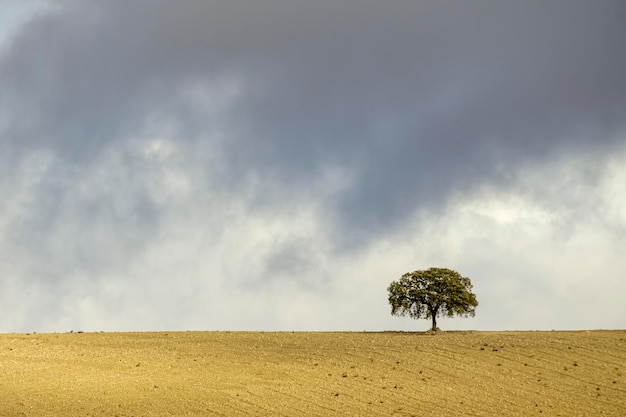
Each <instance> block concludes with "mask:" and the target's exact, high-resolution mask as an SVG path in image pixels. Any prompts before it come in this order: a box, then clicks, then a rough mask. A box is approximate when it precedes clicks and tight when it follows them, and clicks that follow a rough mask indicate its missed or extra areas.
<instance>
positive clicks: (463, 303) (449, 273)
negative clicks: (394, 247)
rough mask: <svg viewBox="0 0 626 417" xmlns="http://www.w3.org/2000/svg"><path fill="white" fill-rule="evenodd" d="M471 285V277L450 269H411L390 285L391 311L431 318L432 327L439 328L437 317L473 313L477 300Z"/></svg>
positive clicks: (465, 315)
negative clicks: (412, 270) (411, 270)
mask: <svg viewBox="0 0 626 417" xmlns="http://www.w3.org/2000/svg"><path fill="white" fill-rule="evenodd" d="M472 287H473V286H472V281H470V279H469V278H466V277H463V276H461V274H459V273H458V272H456V271H453V270H451V269H446V268H430V269H428V270H425V271H414V272H408V273H406V274H404V275H402V277H401V278H400V279H399V280H398V281H393V282H392V283H391V284H390V285H389V288H388V289H387V291H388V293H389V304H391V314H392V315H394V316H406V315H408V316H409V317H412V318H414V319H421V318H425V319H428V318H430V319H432V327H431V330H432V331H437V330H438V328H437V317H441V316H446V317H453V316H455V315H457V316H461V317H470V316H471V317H474V315H475V312H476V307H477V306H478V301H477V300H476V295H475V294H473V293H472Z"/></svg>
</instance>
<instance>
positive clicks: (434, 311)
mask: <svg viewBox="0 0 626 417" xmlns="http://www.w3.org/2000/svg"><path fill="white" fill-rule="evenodd" d="M437 310H439V309H438V308H435V309H433V310H430V315H431V318H432V319H433V327H431V328H430V330H432V331H433V332H436V331H437Z"/></svg>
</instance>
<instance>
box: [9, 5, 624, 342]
mask: <svg viewBox="0 0 626 417" xmlns="http://www.w3.org/2000/svg"><path fill="white" fill-rule="evenodd" d="M625 44H626V3H624V1H623V0H594V1H589V0H580V1H578V0H552V1H549V2H546V1H543V0H527V1H523V2H521V1H520V2H508V1H495V0H463V1H461V0H420V1H401V0H388V1H385V2H381V1H374V0H341V1H337V0H316V1H300V0H212V1H200V0H178V1H175V2H173V1H169V0H136V1H132V2H128V1H122V0H120V1H116V0H111V1H100V0H56V1H51V0H0V141H1V147H0V201H1V203H0V253H1V259H2V262H0V312H1V314H0V332H5V333H6V332H26V331H37V332H61V331H69V330H84V331H100V330H103V331H114V330H119V331H128V330H193V329H195V330H384V329H388V330H392V329H400V330H426V329H428V327H429V325H430V323H429V322H428V321H427V320H422V321H415V320H411V319H408V318H397V317H392V316H391V315H390V307H389V305H388V303H387V291H386V289H387V286H388V285H389V283H390V282H391V281H392V280H396V279H398V278H399V277H400V276H401V275H402V274H403V273H405V272H408V271H413V270H417V269H427V268H429V267H433V266H438V267H447V268H452V269H455V270H457V271H458V272H460V273H461V274H462V275H464V276H467V277H469V278H471V279H472V282H473V283H474V291H475V293H476V294H477V297H478V300H479V303H480V305H479V307H478V309H477V315H476V317H475V318H474V319H461V318H457V319H445V320H442V321H441V322H440V323H439V324H440V326H441V327H442V328H444V329H478V330H502V329H595V328H609V329H611V328H622V329H623V328H626V303H624V296H625V295H626V256H624V254H626V82H625V80H626V78H625V76H624V74H626V54H625V53H624V45H625Z"/></svg>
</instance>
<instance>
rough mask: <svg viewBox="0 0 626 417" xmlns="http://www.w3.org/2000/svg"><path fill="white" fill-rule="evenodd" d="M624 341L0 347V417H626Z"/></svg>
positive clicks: (91, 342) (214, 336) (63, 340)
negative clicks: (534, 416)
mask: <svg viewBox="0 0 626 417" xmlns="http://www.w3.org/2000/svg"><path fill="white" fill-rule="evenodd" d="M625 373H626V331H591V332H448V333H441V334H437V335H425V334H419V333H398V332H383V333H305V332H302V333H287V332H285V333H258V332H249V333H248V332H180V333H178V332H176V333H165V332H160V333H67V334H30V335H26V334H3V335H0V416H9V417H12V416H214V415H215V416H307V417H308V416H533V415H536V416H585V417H587V416H600V415H602V416H616V417H617V416H620V417H623V416H626V377H625V376H624V374H625Z"/></svg>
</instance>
